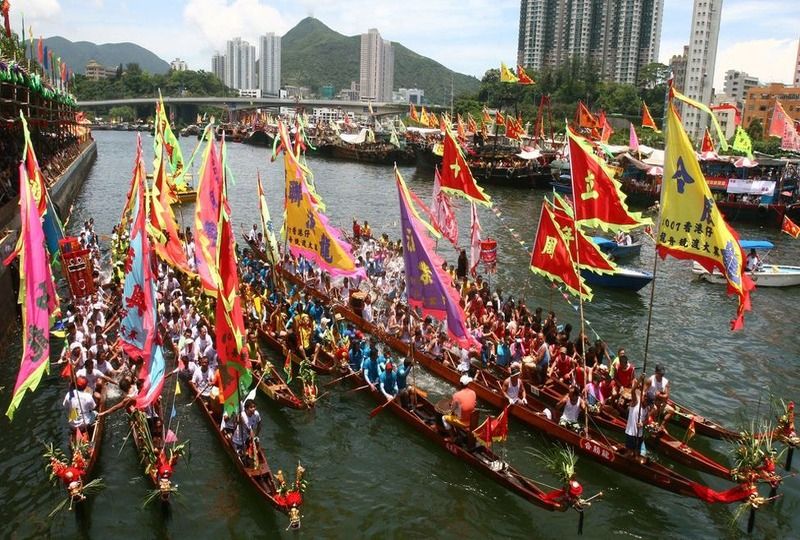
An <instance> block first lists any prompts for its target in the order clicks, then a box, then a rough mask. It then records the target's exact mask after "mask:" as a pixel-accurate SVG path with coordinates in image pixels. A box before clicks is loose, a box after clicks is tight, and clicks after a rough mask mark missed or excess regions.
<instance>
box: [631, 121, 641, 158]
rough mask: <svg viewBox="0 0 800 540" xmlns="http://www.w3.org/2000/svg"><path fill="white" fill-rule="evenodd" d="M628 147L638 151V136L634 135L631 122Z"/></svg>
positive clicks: (634, 131)
mask: <svg viewBox="0 0 800 540" xmlns="http://www.w3.org/2000/svg"><path fill="white" fill-rule="evenodd" d="M628 148H629V149H630V150H631V151H632V152H638V151H639V137H637V136H636V129H635V128H634V127H633V122H631V124H630V134H629V136H628Z"/></svg>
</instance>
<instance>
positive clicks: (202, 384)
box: [192, 355, 215, 402]
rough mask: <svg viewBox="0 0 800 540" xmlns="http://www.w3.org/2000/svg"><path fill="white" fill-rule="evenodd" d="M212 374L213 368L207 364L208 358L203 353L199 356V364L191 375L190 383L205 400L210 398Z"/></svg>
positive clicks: (212, 382) (212, 385) (212, 384)
mask: <svg viewBox="0 0 800 540" xmlns="http://www.w3.org/2000/svg"><path fill="white" fill-rule="evenodd" d="M214 374H215V373H214V370H213V369H211V368H210V367H209V366H208V358H206V356H205V355H203V356H201V357H200V366H199V367H198V368H197V369H196V370H195V371H194V374H193V375H192V384H193V385H194V387H195V388H196V389H197V391H198V392H199V393H200V396H201V398H202V399H203V400H204V401H206V402H208V400H209V399H210V397H211V389H212V388H213V387H214V380H215V377H214Z"/></svg>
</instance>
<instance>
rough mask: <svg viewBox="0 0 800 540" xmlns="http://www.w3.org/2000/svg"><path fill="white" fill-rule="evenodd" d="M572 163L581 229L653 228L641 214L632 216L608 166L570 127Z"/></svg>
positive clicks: (570, 158) (570, 159)
mask: <svg viewBox="0 0 800 540" xmlns="http://www.w3.org/2000/svg"><path fill="white" fill-rule="evenodd" d="M567 136H568V138H569V161H570V168H571V171H572V193H573V201H574V202H573V204H574V206H575V221H577V223H578V226H588V227H600V228H601V229H603V230H629V229H633V228H635V227H640V226H643V225H651V224H652V223H653V222H652V220H650V219H649V218H644V217H642V215H641V213H640V212H631V211H630V210H628V206H627V204H625V194H624V193H623V192H622V186H621V185H620V183H619V182H618V181H617V180H615V179H614V173H613V172H611V169H609V167H608V165H606V163H605V162H604V161H603V160H602V159H601V158H600V157H598V156H596V155H595V153H594V152H593V150H592V146H591V144H590V143H589V142H588V141H587V140H586V139H584V138H583V137H581V136H580V135H577V134H576V133H574V132H573V131H572V130H571V129H570V128H569V127H567Z"/></svg>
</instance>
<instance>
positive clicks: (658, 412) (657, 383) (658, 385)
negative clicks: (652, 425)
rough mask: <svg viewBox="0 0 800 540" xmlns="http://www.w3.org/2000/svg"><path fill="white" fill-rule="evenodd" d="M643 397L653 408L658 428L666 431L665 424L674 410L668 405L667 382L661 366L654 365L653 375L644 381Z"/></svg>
mask: <svg viewBox="0 0 800 540" xmlns="http://www.w3.org/2000/svg"><path fill="white" fill-rule="evenodd" d="M644 395H645V399H646V400H647V402H648V403H653V404H654V406H655V410H654V411H653V415H654V416H655V417H656V418H657V419H660V420H661V421H660V423H659V427H660V428H661V430H663V431H666V425H667V422H669V420H670V418H672V415H674V414H675V409H674V408H673V407H672V405H670V404H669V380H668V379H667V378H666V377H664V366H662V365H661V364H656V371H655V374H654V375H651V376H650V377H648V379H647V380H646V381H645V383H644Z"/></svg>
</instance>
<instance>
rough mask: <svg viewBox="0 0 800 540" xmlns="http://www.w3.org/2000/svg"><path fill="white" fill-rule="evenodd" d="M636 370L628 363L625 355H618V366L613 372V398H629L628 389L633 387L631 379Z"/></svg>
mask: <svg viewBox="0 0 800 540" xmlns="http://www.w3.org/2000/svg"><path fill="white" fill-rule="evenodd" d="M635 371H636V368H634V367H633V365H631V363H630V362H628V357H627V355H624V354H622V355H620V357H619V366H617V369H616V370H615V371H614V382H613V390H612V391H613V396H614V398H615V399H619V398H620V397H622V398H626V397H627V398H628V399H629V398H630V389H631V387H633V379H634V375H635Z"/></svg>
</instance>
